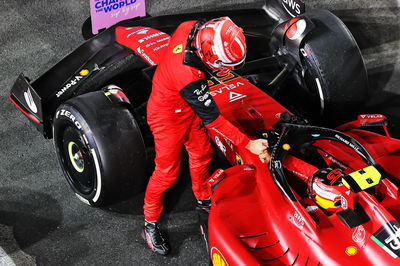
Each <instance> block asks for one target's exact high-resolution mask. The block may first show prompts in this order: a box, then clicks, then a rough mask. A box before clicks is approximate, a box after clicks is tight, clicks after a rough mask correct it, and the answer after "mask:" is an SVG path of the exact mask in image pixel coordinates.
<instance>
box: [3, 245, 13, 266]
mask: <svg viewBox="0 0 400 266" xmlns="http://www.w3.org/2000/svg"><path fill="white" fill-rule="evenodd" d="M0 266H16V265H15V263H14V261H13V260H12V258H10V256H8V255H7V253H6V252H5V251H4V249H2V248H1V247H0Z"/></svg>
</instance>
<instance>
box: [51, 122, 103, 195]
mask: <svg viewBox="0 0 400 266" xmlns="http://www.w3.org/2000/svg"><path fill="white" fill-rule="evenodd" d="M58 147H59V148H60V150H59V154H60V157H61V163H62V166H63V170H64V173H65V174H66V178H67V181H68V182H69V183H70V184H71V186H72V187H73V188H74V190H75V191H76V192H78V193H79V194H81V195H89V194H91V193H93V191H94V190H95V186H96V171H95V165H94V159H93V155H92V153H91V152H90V148H89V146H88V145H87V144H85V142H84V141H83V136H82V134H81V132H80V131H78V130H77V129H76V128H75V127H72V126H67V127H66V128H65V129H64V130H63V134H62V137H61V138H60V139H59V141H58Z"/></svg>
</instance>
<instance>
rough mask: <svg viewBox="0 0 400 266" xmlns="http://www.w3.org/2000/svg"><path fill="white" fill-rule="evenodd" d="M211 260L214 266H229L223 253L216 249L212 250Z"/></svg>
mask: <svg viewBox="0 0 400 266" xmlns="http://www.w3.org/2000/svg"><path fill="white" fill-rule="evenodd" d="M211 260H212V265H214V266H227V265H228V263H227V262H226V260H225V258H224V256H223V255H222V253H221V252H220V251H219V250H218V249H217V248H216V247H212V248H211Z"/></svg>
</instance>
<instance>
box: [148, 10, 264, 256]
mask: <svg viewBox="0 0 400 266" xmlns="http://www.w3.org/2000/svg"><path fill="white" fill-rule="evenodd" d="M245 57H246V42H245V37H244V34H243V30H242V29H241V28H239V27H238V26H237V25H235V24H234V23H233V22H232V21H231V20H230V19H229V18H228V17H221V18H218V19H213V20H211V21H208V22H206V23H204V22H199V21H187V22H184V23H182V24H181V25H179V27H178V28H177V30H176V31H175V33H174V34H173V36H172V37H171V39H170V42H169V45H168V49H167V51H166V52H165V54H164V55H163V58H162V59H161V61H160V63H159V64H158V66H157V69H156V71H155V74H154V77H153V88H152V92H151V95H150V99H149V101H148V105H147V120H148V124H149V125H150V128H151V131H152V133H153V135H154V142H155V151H156V158H155V170H154V172H153V174H152V176H151V177H150V180H149V183H148V186H147V189H146V194H145V199H144V218H145V224H144V229H143V232H142V237H143V238H144V239H145V241H146V242H147V244H148V245H149V247H150V248H151V250H153V251H154V252H156V253H158V254H161V255H166V254H168V252H169V250H170V247H169V244H168V243H167V241H166V238H164V237H163V235H162V233H161V232H160V229H159V226H158V223H157V220H158V218H159V217H160V215H161V212H162V209H163V199H164V194H165V192H166V190H167V189H169V188H170V187H171V186H172V185H173V184H174V183H175V182H176V180H177V178H178V174H179V168H180V164H181V153H182V146H183V145H185V147H186V150H187V152H188V155H189V167H190V176H191V179H192V189H193V193H194V195H195V197H196V199H197V202H198V206H199V207H200V208H203V209H207V208H209V207H210V199H209V196H208V193H207V189H206V184H205V181H206V180H207V178H208V177H209V163H210V161H211V159H212V147H211V145H210V139H209V137H208V135H207V133H206V131H205V129H204V127H203V126H202V125H205V127H206V128H207V129H208V130H214V131H217V132H218V133H219V134H222V135H224V137H225V138H227V139H229V141H230V142H232V143H233V144H235V145H237V146H243V147H246V148H247V149H248V150H250V151H251V152H252V153H254V154H256V155H258V156H259V157H260V159H261V160H262V161H267V160H268V159H269V155H268V153H267V152H266V148H267V146H268V142H267V141H266V140H263V139H258V140H250V139H249V138H248V137H247V136H246V135H244V134H243V133H242V132H241V131H239V130H238V129H237V128H236V127H235V126H233V125H232V124H231V123H230V122H228V121H227V120H225V119H224V117H223V116H221V115H220V112H219V110H218V107H217V105H216V103H215V102H214V100H213V98H212V97H211V95H210V94H209V88H208V84H207V77H210V75H211V74H210V73H211V72H212V71H215V70H220V71H229V70H232V69H233V68H234V67H235V66H237V65H240V64H242V63H243V62H244V60H245Z"/></svg>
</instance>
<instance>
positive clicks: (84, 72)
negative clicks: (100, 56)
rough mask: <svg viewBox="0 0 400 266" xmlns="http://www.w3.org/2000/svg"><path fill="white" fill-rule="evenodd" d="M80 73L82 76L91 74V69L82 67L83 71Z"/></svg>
mask: <svg viewBox="0 0 400 266" xmlns="http://www.w3.org/2000/svg"><path fill="white" fill-rule="evenodd" d="M79 74H80V75H81V76H86V75H87V74H89V70H87V69H82V70H81V72H79Z"/></svg>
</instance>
